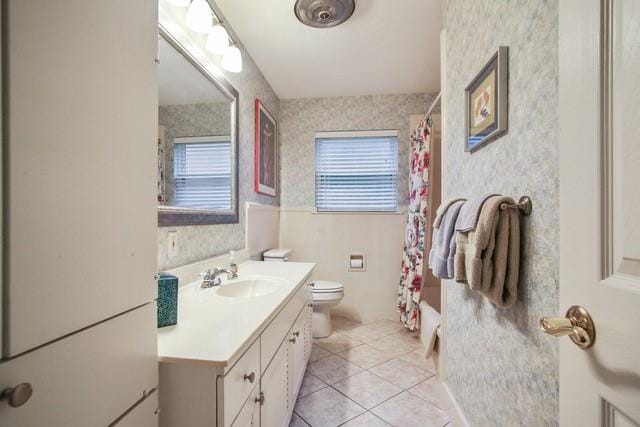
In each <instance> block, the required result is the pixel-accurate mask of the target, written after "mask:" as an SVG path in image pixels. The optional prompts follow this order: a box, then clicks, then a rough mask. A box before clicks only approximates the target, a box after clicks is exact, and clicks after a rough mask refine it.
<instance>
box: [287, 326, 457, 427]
mask: <svg viewBox="0 0 640 427" xmlns="http://www.w3.org/2000/svg"><path fill="white" fill-rule="evenodd" d="M332 323H333V326H334V332H333V334H332V335H331V336H330V337H328V338H322V339H314V344H313V350H312V353H311V358H310V360H309V365H308V367H307V372H306V374H305V377H304V381H303V383H302V387H301V389H300V394H299V395H298V401H297V402H296V406H295V410H294V414H293V418H292V419H291V424H290V427H308V426H312V427H336V426H344V427H361V426H362V427H388V426H402V427H412V426H415V427H443V426H447V427H457V426H462V423H461V422H460V421H459V420H458V418H457V415H456V413H455V410H454V409H453V405H452V403H451V401H450V400H449V397H448V395H447V392H446V391H445V389H444V388H443V386H442V384H441V383H440V382H439V381H438V379H437V378H436V376H435V367H434V365H433V362H432V361H431V360H426V359H425V358H424V356H423V354H422V348H421V346H420V342H419V340H418V337H417V335H416V334H414V333H410V332H408V331H407V330H406V329H405V328H404V327H403V326H402V325H401V324H400V323H399V322H393V321H390V320H379V321H376V322H371V323H366V324H361V323H356V322H353V321H350V320H348V319H345V318H342V317H336V316H334V317H333V319H332Z"/></svg>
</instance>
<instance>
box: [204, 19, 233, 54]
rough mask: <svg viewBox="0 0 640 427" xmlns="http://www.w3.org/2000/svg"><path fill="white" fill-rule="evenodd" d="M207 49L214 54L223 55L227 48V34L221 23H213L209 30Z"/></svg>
mask: <svg viewBox="0 0 640 427" xmlns="http://www.w3.org/2000/svg"><path fill="white" fill-rule="evenodd" d="M207 49H208V50H209V52H211V53H213V54H215V55H224V54H225V53H226V52H227V49H229V34H228V33H227V30H225V28H224V27H223V26H222V24H220V23H218V24H216V25H214V26H213V28H211V30H210V31H209V35H208V36H207Z"/></svg>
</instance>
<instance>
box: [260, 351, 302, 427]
mask: <svg viewBox="0 0 640 427" xmlns="http://www.w3.org/2000/svg"><path fill="white" fill-rule="evenodd" d="M287 344H288V342H287V341H285V342H283V343H282V344H281V345H280V348H279V349H278V351H277V352H276V355H275V357H274V358H273V360H272V361H271V364H270V365H269V366H268V367H267V369H266V370H265V371H264V374H262V378H261V380H260V388H261V391H262V395H263V396H264V403H263V404H262V406H261V407H260V421H261V424H262V426H263V427H283V426H286V423H287V421H288V419H289V409H290V408H291V409H293V405H294V403H295V401H293V402H289V387H288V372H287V365H288V360H287V358H288V354H287V353H288V351H287V349H288V345H287Z"/></svg>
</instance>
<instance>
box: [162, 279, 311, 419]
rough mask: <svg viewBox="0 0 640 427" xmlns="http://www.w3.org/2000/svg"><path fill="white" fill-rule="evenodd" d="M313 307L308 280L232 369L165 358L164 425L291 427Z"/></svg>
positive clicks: (264, 328) (268, 323) (306, 350)
mask: <svg viewBox="0 0 640 427" xmlns="http://www.w3.org/2000/svg"><path fill="white" fill-rule="evenodd" d="M310 303H311V289H310V286H309V280H308V279H306V280H304V282H303V283H301V284H300V285H299V286H297V287H296V289H295V291H294V292H293V293H292V295H291V296H290V297H289V299H288V300H287V302H286V303H285V304H284V305H283V306H282V308H281V309H279V311H278V312H277V313H276V314H275V315H274V316H272V320H270V321H269V322H267V324H266V325H265V326H263V327H262V329H261V330H259V331H258V334H257V336H256V338H254V339H253V341H251V342H250V343H249V344H247V345H245V347H246V349H245V350H244V352H243V353H242V355H241V356H239V357H238V358H237V359H236V360H235V361H232V363H230V364H229V366H226V367H217V366H215V365H213V364H212V365H211V366H207V364H206V363H205V362H204V361H202V360H193V361H189V362H187V361H180V362H177V361H173V362H171V361H162V360H161V362H160V388H159V390H160V407H161V409H162V410H161V412H160V426H162V427H204V426H208V427H213V426H219V427H229V426H232V427H248V426H265V427H286V426H288V425H289V420H290V419H291V414H292V412H293V408H294V406H295V402H296V396H297V394H298V391H299V388H300V385H301V384H302V378H303V377H304V372H305V370H306V365H307V360H308V357H309V354H310V351H311V341H310V336H311V335H310V326H311V311H310V308H309V307H310ZM221 327H224V325H222V326H221ZM203 339H204V338H203Z"/></svg>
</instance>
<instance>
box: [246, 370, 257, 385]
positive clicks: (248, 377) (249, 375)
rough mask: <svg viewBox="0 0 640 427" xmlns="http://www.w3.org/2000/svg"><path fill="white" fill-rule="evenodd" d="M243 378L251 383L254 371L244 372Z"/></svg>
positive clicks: (254, 374)
mask: <svg viewBox="0 0 640 427" xmlns="http://www.w3.org/2000/svg"><path fill="white" fill-rule="evenodd" d="M244 380H245V381H249V382H250V383H251V384H253V382H254V381H255V380H256V373H255V372H251V373H250V374H244Z"/></svg>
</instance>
